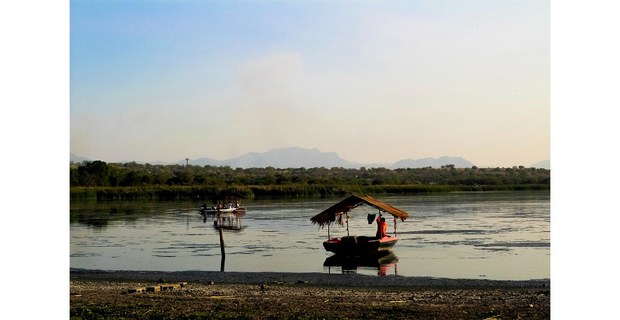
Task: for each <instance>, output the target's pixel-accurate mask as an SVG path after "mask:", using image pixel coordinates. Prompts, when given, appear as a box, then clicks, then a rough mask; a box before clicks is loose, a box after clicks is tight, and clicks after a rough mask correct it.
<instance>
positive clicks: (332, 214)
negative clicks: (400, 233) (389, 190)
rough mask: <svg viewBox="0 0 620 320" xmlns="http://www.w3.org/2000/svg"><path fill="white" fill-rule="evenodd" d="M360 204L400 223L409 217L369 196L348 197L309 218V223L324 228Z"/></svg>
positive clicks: (403, 212) (401, 211)
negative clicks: (394, 218) (390, 216)
mask: <svg viewBox="0 0 620 320" xmlns="http://www.w3.org/2000/svg"><path fill="white" fill-rule="evenodd" d="M362 204H367V205H369V206H371V207H374V208H377V209H379V210H381V211H384V212H387V213H389V214H391V215H393V216H394V217H396V218H400V220H401V221H405V219H407V218H408V217H409V214H408V213H407V212H405V211H403V210H400V209H398V208H396V207H394V206H392V205H391V204H388V203H385V202H383V201H380V200H377V199H375V198H373V197H371V196H358V195H350V196H348V197H346V198H345V199H343V200H342V201H340V202H338V203H336V204H335V205H333V206H331V207H329V208H327V209H325V210H324V211H323V212H321V213H319V214H317V215H316V216H314V217H312V218H310V221H312V223H317V224H319V225H320V226H324V225H326V224H329V223H331V222H334V221H336V217H337V216H342V215H343V214H345V213H347V212H349V211H351V210H353V209H355V208H357V207H359V206H360V205H362Z"/></svg>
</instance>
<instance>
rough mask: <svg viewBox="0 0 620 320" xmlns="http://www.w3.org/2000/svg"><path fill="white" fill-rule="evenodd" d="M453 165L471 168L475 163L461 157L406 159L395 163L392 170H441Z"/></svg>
mask: <svg viewBox="0 0 620 320" xmlns="http://www.w3.org/2000/svg"><path fill="white" fill-rule="evenodd" d="M449 164H453V165H454V167H456V168H471V167H473V166H474V164H473V163H471V162H469V161H467V160H465V159H463V158H461V157H441V158H422V159H417V160H414V159H406V160H400V161H397V162H395V163H394V164H393V165H392V167H391V168H392V169H398V168H426V167H433V168H441V167H442V166H445V165H449Z"/></svg>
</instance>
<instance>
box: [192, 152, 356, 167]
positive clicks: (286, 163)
mask: <svg viewBox="0 0 620 320" xmlns="http://www.w3.org/2000/svg"><path fill="white" fill-rule="evenodd" d="M190 163H191V164H194V165H200V166H204V165H212V166H230V167H232V168H263V167H275V168H301V167H305V168H315V167H326V168H332V167H343V168H359V165H356V164H354V163H351V162H349V161H347V160H344V159H342V158H340V156H338V154H336V153H335V152H321V151H319V150H318V149H316V148H315V149H303V148H298V147H290V148H279V149H272V150H269V151H267V152H263V153H258V152H250V153H247V154H245V155H242V156H239V157H236V158H232V159H228V160H214V159H210V158H200V159H195V160H190Z"/></svg>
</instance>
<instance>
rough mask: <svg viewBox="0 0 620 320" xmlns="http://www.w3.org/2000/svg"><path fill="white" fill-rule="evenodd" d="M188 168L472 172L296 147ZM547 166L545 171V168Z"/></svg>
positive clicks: (457, 160) (439, 162) (434, 161)
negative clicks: (356, 158)
mask: <svg viewBox="0 0 620 320" xmlns="http://www.w3.org/2000/svg"><path fill="white" fill-rule="evenodd" d="M84 160H88V159H86V158H84V157H79V156H77V155H75V154H73V153H72V154H71V161H72V162H82V161H84ZM185 163H186V161H185V160H181V161H179V162H178V164H185ZM189 163H190V164H191V165H198V166H205V165H210V166H230V167H231V168H264V167H274V168H301V167H304V168H316V167H325V168H333V167H342V168H360V167H367V168H373V167H374V168H379V167H383V168H390V169H398V168H425V167H433V168H440V167H442V166H446V165H454V167H456V168H471V167H473V166H474V164H473V163H471V162H470V161H468V160H465V159H463V158H462V157H440V158H423V159H417V160H415V159H404V160H400V161H397V162H395V163H393V164H389V163H356V162H351V161H347V160H345V159H342V158H341V157H340V156H339V155H338V154H337V153H335V152H322V151H319V150H318V149H316V148H315V149H304V148H299V147H290V148H278V149H272V150H269V151H267V152H262V153H258V152H250V153H247V154H244V155H242V156H239V157H235V158H231V159H227V160H216V159H211V158H198V159H190V160H189ZM151 164H165V163H162V162H160V161H158V162H151ZM545 165H546V167H545ZM532 167H536V168H546V169H549V161H541V162H538V163H537V164H534V165H532Z"/></svg>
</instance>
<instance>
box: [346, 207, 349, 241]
mask: <svg viewBox="0 0 620 320" xmlns="http://www.w3.org/2000/svg"><path fill="white" fill-rule="evenodd" d="M346 215H347V237H348V236H349V213H348V212H347V213H346Z"/></svg>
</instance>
